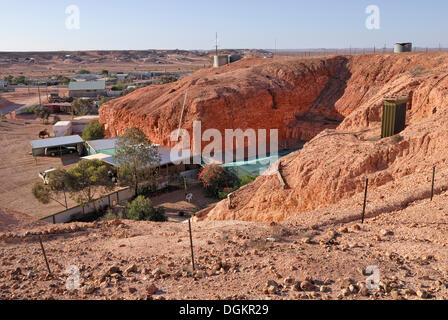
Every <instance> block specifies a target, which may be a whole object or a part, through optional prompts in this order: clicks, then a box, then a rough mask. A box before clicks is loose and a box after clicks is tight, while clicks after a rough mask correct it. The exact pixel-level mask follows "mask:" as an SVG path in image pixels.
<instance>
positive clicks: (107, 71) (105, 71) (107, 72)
mask: <svg viewBox="0 0 448 320" xmlns="http://www.w3.org/2000/svg"><path fill="white" fill-rule="evenodd" d="M101 74H102V75H104V76H108V75H109V70H103V71H101Z"/></svg>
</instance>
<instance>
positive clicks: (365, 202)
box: [362, 179, 369, 224]
mask: <svg viewBox="0 0 448 320" xmlns="http://www.w3.org/2000/svg"><path fill="white" fill-rule="evenodd" d="M368 188H369V179H366V190H365V193H364V208H363V209H362V223H363V224H364V219H365V216H366V207H367V190H368Z"/></svg>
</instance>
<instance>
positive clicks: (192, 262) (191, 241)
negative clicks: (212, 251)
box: [188, 218, 196, 271]
mask: <svg viewBox="0 0 448 320" xmlns="http://www.w3.org/2000/svg"><path fill="white" fill-rule="evenodd" d="M188 229H189V232H190V247H191V264H192V266H193V271H195V269H196V268H195V265H194V250H193V235H192V232H191V218H190V219H188Z"/></svg>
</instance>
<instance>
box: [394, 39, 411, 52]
mask: <svg viewBox="0 0 448 320" xmlns="http://www.w3.org/2000/svg"><path fill="white" fill-rule="evenodd" d="M394 52H395V53H402V52H412V43H410V42H406V43H396V44H395V48H394Z"/></svg>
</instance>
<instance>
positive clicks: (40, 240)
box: [39, 235, 51, 274]
mask: <svg viewBox="0 0 448 320" xmlns="http://www.w3.org/2000/svg"><path fill="white" fill-rule="evenodd" d="M39 243H40V248H41V249H42V253H43V255H44V259H45V264H46V265H47V269H48V273H49V274H51V270H50V265H49V264H48V259H47V255H46V253H45V249H44V245H43V243H42V237H41V236H40V235H39Z"/></svg>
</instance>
